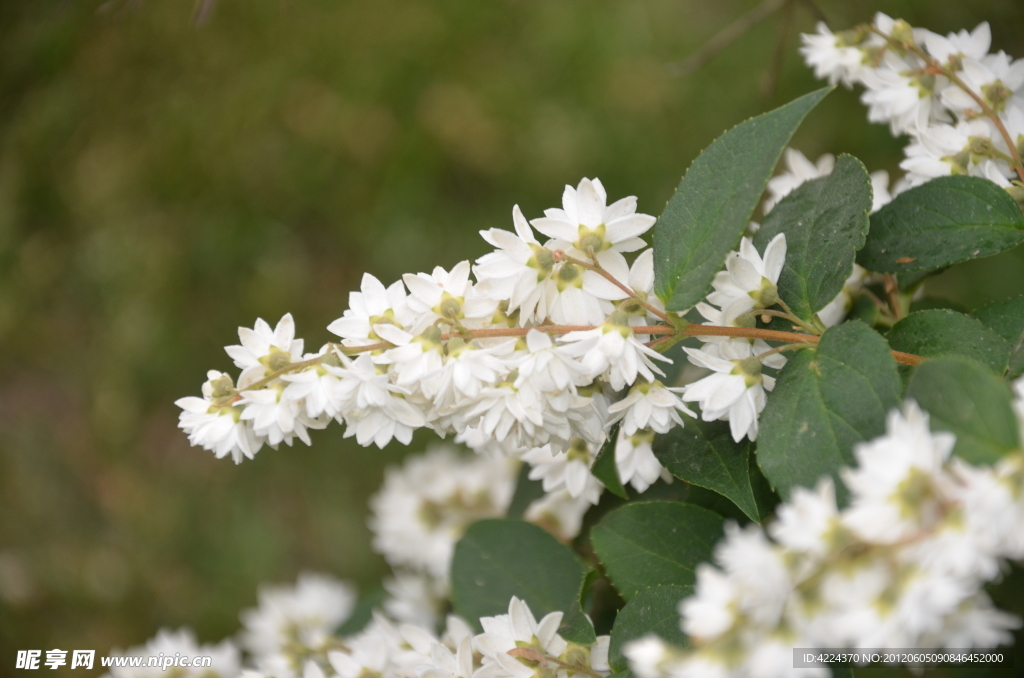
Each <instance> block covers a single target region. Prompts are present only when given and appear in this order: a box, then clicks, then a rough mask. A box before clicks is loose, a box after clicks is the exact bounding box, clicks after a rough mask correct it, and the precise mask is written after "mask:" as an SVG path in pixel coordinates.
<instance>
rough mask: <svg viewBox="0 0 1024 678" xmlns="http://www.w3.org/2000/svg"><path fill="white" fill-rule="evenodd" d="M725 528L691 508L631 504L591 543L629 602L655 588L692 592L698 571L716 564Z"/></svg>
mask: <svg viewBox="0 0 1024 678" xmlns="http://www.w3.org/2000/svg"><path fill="white" fill-rule="evenodd" d="M723 523H724V520H723V519H722V517H721V516H718V515H716V514H714V513H712V512H711V511H708V510H707V509H702V508H700V507H697V506H691V505H689V504H680V503H676V502H667V501H666V502H658V501H655V502H640V503H629V504H626V505H625V506H623V507H621V508H618V509H616V510H614V511H612V512H611V513H609V514H608V515H607V516H605V517H604V520H602V521H601V522H600V523H598V524H597V525H596V526H595V527H594V529H593V531H592V532H591V539H592V541H593V544H594V551H596V552H597V557H598V558H600V559H601V562H602V563H603V564H604V568H605V573H606V574H607V575H608V578H609V579H610V580H611V582H612V585H613V586H615V589H616V590H617V591H618V592H619V594H620V595H621V596H622V597H623V598H624V599H626V600H627V601H628V600H630V599H631V598H632V597H633V596H634V595H636V594H637V593H638V592H640V591H642V590H644V589H647V588H650V587H652V586H665V585H675V586H692V585H693V583H694V569H695V568H696V567H697V565H698V564H699V563H701V562H704V561H706V560H709V559H710V558H711V552H712V549H713V548H714V546H715V543H716V542H717V541H718V540H719V539H720V538H721V536H722V531H723V528H722V525H723Z"/></svg>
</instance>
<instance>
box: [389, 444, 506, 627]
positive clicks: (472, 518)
mask: <svg viewBox="0 0 1024 678" xmlns="http://www.w3.org/2000/svg"><path fill="white" fill-rule="evenodd" d="M517 467H518V463H516V462H515V461H514V460H511V459H509V458H507V457H505V456H501V455H491V454H482V455H473V456H472V457H469V458H466V457H464V456H461V455H459V454H458V452H457V451H456V450H455V448H453V447H451V446H447V445H438V446H435V447H433V448H431V449H429V450H428V451H427V453H426V454H423V455H415V456H412V457H410V458H409V459H408V460H407V461H406V462H405V463H404V464H403V465H402V466H401V467H395V468H390V469H388V471H387V473H386V476H385V479H384V485H383V487H382V488H381V489H380V491H379V492H378V493H377V494H375V495H374V496H373V497H372V498H371V499H370V511H371V516H370V529H371V531H372V532H373V547H374V549H375V550H376V551H377V552H378V553H380V554H381V555H383V556H384V558H385V559H386V560H387V561H388V563H389V564H390V565H391V566H392V568H394V570H395V575H394V577H393V578H391V579H389V580H386V581H385V583H384V585H385V588H386V589H387V590H388V593H389V594H390V597H389V598H388V599H387V600H386V601H385V603H384V610H385V611H387V612H388V614H390V615H391V616H392V617H393V618H395V619H397V620H399V621H402V622H408V623H413V624H418V625H421V626H424V627H427V628H434V627H435V626H436V625H437V622H438V621H439V619H440V618H441V616H442V613H443V610H444V605H445V603H446V601H447V598H448V590H449V581H448V571H449V566H450V564H451V559H452V552H453V550H454V549H455V543H456V542H457V541H458V540H459V539H460V538H461V537H462V534H463V533H464V532H465V530H466V528H467V527H469V526H470V525H471V524H472V523H474V522H476V521H477V520H481V519H484V518H498V517H503V516H504V515H505V513H506V511H507V509H508V505H509V502H510V501H511V500H512V493H513V492H514V491H515V483H516V474H517Z"/></svg>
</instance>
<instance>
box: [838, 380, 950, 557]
mask: <svg viewBox="0 0 1024 678" xmlns="http://www.w3.org/2000/svg"><path fill="white" fill-rule="evenodd" d="M955 442H956V437H955V436H953V435H952V434H951V433H944V432H935V433H933V432H932V431H930V430H929V428H928V415H927V414H925V413H924V412H922V411H921V409H920V408H919V407H918V406H917V403H915V402H914V401H912V400H908V401H907V402H906V403H904V405H903V410H902V412H900V411H898V410H893V411H892V412H890V413H889V417H888V419H887V421H886V434H885V435H884V436H880V437H878V438H875V439H874V440H872V441H870V442H867V443H859V444H857V445H856V446H855V447H854V454H855V455H856V457H857V462H858V466H857V468H847V469H843V472H842V478H843V482H844V483H845V484H846V486H847V487H848V488H849V489H850V492H851V494H852V500H851V503H850V508H849V509H848V510H847V511H846V512H845V513H844V516H843V523H844V524H845V525H846V526H847V527H849V528H850V529H852V530H853V531H854V532H856V533H857V534H858V535H859V536H861V537H862V538H863V539H867V540H870V541H876V542H883V543H891V542H895V541H898V540H900V539H903V538H904V537H906V536H907V535H908V534H911V533H912V532H914V531H915V530H917V529H919V528H921V527H923V526H925V525H928V524H930V523H932V522H934V521H936V520H938V518H939V515H940V511H941V510H940V508H939V505H938V502H937V499H938V497H937V496H936V495H937V492H938V491H939V487H938V486H937V483H938V482H939V474H940V473H941V471H942V467H943V465H944V464H945V463H946V460H947V459H948V458H949V455H950V452H951V451H952V449H953V445H954V444H955Z"/></svg>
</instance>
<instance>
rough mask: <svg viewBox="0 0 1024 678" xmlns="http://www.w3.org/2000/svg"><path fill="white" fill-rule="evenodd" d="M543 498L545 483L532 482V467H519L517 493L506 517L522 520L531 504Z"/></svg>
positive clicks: (509, 505)
mask: <svg viewBox="0 0 1024 678" xmlns="http://www.w3.org/2000/svg"><path fill="white" fill-rule="evenodd" d="M543 496H544V483H542V482H541V481H539V480H530V465H529V464H526V463H524V464H522V465H521V466H520V467H519V477H518V478H517V479H516V492H515V494H513V495H512V501H510V502H509V504H508V511H507V512H506V513H505V515H506V517H508V518H522V517H523V514H524V513H526V509H528V508H530V504H532V503H533V502H535V501H536V500H538V499H540V498H541V497H543Z"/></svg>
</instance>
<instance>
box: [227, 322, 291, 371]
mask: <svg viewBox="0 0 1024 678" xmlns="http://www.w3.org/2000/svg"><path fill="white" fill-rule="evenodd" d="M238 338H239V340H240V341H241V342H242V345H241V346H228V347H226V348H225V349H224V350H225V351H226V352H227V354H228V355H229V356H230V357H231V359H232V360H234V361H235V365H236V366H238V367H240V368H242V374H241V375H240V376H239V377H238V385H239V388H245V387H246V386H248V385H249V384H251V383H252V382H254V381H257V380H259V379H262V378H263V377H266V376H268V375H269V374H271V373H272V372H276V371H277V370H280V369H281V368H282V367H286V366H287V365H288V364H289V363H293V362H297V361H299V360H302V347H303V341H302V339H296V338H295V321H294V320H292V314H291V313H286V314H285V315H284V316H282V318H281V320H280V321H278V323H277V327H275V328H274V329H270V325H268V324H267V323H266V321H265V320H263V318H257V320H256V324H255V325H254V326H253V329H249V328H248V327H239V328H238Z"/></svg>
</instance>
